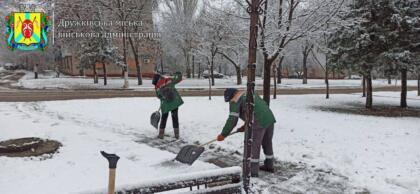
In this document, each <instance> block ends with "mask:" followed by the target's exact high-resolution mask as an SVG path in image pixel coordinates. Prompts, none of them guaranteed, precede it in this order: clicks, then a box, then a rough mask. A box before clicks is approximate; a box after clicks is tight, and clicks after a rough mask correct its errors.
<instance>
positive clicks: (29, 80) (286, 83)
mask: <svg viewBox="0 0 420 194" xmlns="http://www.w3.org/2000/svg"><path fill="white" fill-rule="evenodd" d="M129 83H130V89H134V90H152V89H153V88H154V87H153V85H152V83H151V80H150V79H144V81H143V85H142V86H138V85H137V78H130V79H129ZM245 83H246V77H244V78H243V84H242V85H239V86H238V85H236V77H235V76H232V77H228V78H224V79H216V80H215V84H216V85H215V86H213V88H216V89H217V88H227V87H234V88H245V87H246V85H245ZM123 84H124V80H123V79H121V78H115V77H110V78H108V85H107V86H104V85H103V79H102V78H99V84H93V78H89V77H70V76H61V77H60V78H55V73H54V72H47V73H46V74H41V75H39V79H34V75H33V73H32V72H27V74H26V75H25V76H24V77H23V78H22V79H21V80H19V82H18V83H17V84H14V85H15V86H20V87H23V88H28V89H121V88H122V86H123ZM256 84H257V88H260V89H262V85H263V80H262V79H261V78H257V80H256ZM400 84H401V82H400V81H395V80H393V81H392V84H391V85H388V81H387V80H382V79H378V80H373V85H374V86H375V87H384V86H399V85H400ZM416 84H417V81H416V80H409V81H408V85H409V86H416ZM208 85H209V80H208V79H185V80H183V81H182V82H181V83H180V84H179V85H178V88H180V89H186V88H188V89H201V88H204V89H207V88H208ZM360 86H361V81H360V80H347V79H343V80H330V87H335V88H360ZM279 88H325V82H324V80H323V79H309V80H308V84H306V85H305V84H302V80H300V79H283V80H282V84H280V85H279Z"/></svg>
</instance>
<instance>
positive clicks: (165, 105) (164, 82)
mask: <svg viewBox="0 0 420 194" xmlns="http://www.w3.org/2000/svg"><path fill="white" fill-rule="evenodd" d="M181 81H182V74H181V73H179V72H177V73H175V75H174V77H173V78H164V79H161V80H159V81H158V83H157V84H156V87H155V90H156V96H157V97H158V98H159V99H160V110H161V111H162V113H163V114H165V113H168V112H171V111H172V110H175V109H177V108H179V107H180V106H181V105H182V104H184V101H183V100H182V98H181V96H180V95H179V93H178V91H177V90H176V88H175V85H176V84H178V83H179V82H181ZM167 87H169V88H171V89H172V91H173V92H174V99H173V100H172V101H168V100H166V99H165V98H164V97H163V95H162V93H161V89H162V88H167Z"/></svg>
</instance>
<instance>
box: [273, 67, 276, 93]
mask: <svg viewBox="0 0 420 194" xmlns="http://www.w3.org/2000/svg"><path fill="white" fill-rule="evenodd" d="M273 74H274V75H273V82H274V92H273V99H277V78H276V74H277V67H276V66H273Z"/></svg>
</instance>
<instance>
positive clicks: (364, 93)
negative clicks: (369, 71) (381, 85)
mask: <svg viewBox="0 0 420 194" xmlns="http://www.w3.org/2000/svg"><path fill="white" fill-rule="evenodd" d="M362 87H363V97H366V76H363V78H362Z"/></svg>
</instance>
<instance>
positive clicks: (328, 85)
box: [325, 62, 330, 99]
mask: <svg viewBox="0 0 420 194" xmlns="http://www.w3.org/2000/svg"><path fill="white" fill-rule="evenodd" d="M328 75H329V67H328V62H327V64H326V65H325V85H326V91H325V93H326V94H325V96H326V97H325V98H326V99H330V78H329V76H328Z"/></svg>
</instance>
